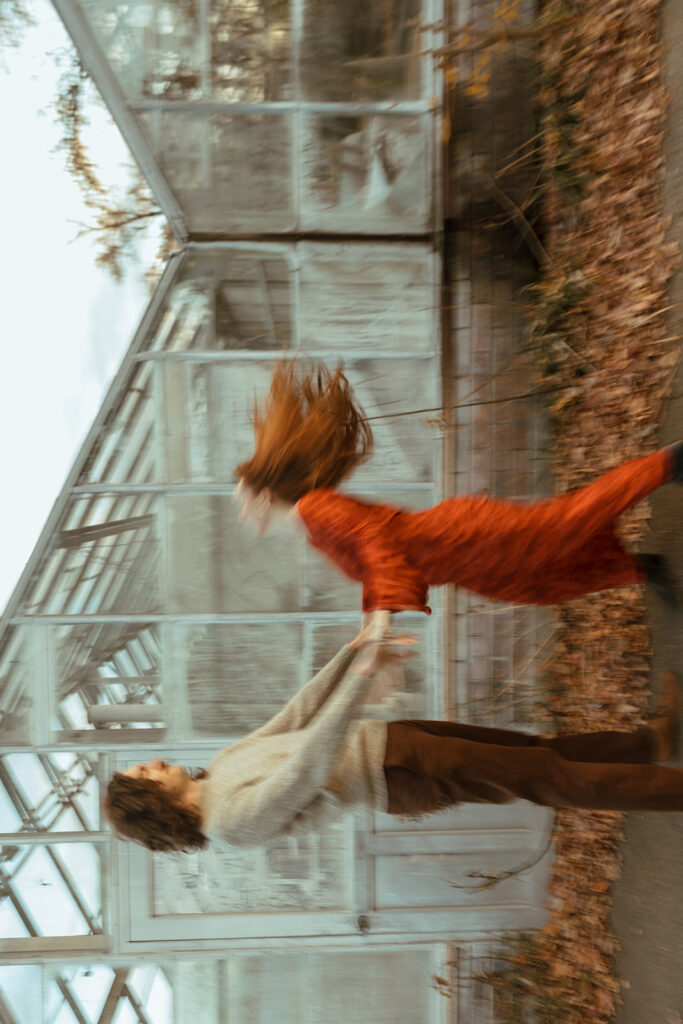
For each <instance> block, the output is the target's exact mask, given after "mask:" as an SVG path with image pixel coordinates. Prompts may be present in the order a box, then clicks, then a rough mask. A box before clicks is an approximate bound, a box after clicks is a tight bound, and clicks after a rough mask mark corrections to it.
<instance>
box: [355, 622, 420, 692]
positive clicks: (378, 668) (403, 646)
mask: <svg viewBox="0 0 683 1024" xmlns="http://www.w3.org/2000/svg"><path fill="white" fill-rule="evenodd" d="M380 615H381V616H382V617H383V618H382V620H380V622H379V623H378V622H377V616H380ZM389 622H390V618H389V613H388V612H386V613H384V612H376V613H375V614H374V616H372V617H370V619H369V621H368V622H367V623H366V624H365V625H364V626H363V628H362V629H361V631H360V633H359V634H358V636H357V637H356V638H355V639H354V640H352V641H351V642H350V644H349V646H350V647H351V648H353V649H354V650H357V651H360V654H359V655H358V658H357V660H356V664H355V665H354V669H355V671H356V672H358V674H359V675H364V676H372V677H373V678H374V679H375V683H374V684H373V686H372V688H371V693H370V694H368V696H367V698H366V703H381V702H382V700H383V699H384V698H386V697H389V696H391V695H392V694H394V693H395V692H396V691H400V690H402V689H403V684H404V673H403V671H402V663H403V662H404V661H405V660H406V659H407V658H412V657H413V656H414V655H415V654H416V653H417V651H416V650H415V648H416V647H417V645H418V644H419V638H418V637H417V636H415V635H414V634H412V633H403V634H400V635H399V634H396V633H395V632H394V631H393V630H392V629H390V627H389Z"/></svg>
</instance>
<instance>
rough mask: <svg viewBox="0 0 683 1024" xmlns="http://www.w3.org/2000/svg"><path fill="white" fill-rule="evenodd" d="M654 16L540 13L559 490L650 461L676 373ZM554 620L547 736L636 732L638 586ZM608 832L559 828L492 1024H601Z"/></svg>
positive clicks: (614, 840)
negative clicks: (546, 894) (545, 886)
mask: <svg viewBox="0 0 683 1024" xmlns="http://www.w3.org/2000/svg"><path fill="white" fill-rule="evenodd" d="M659 8H660V0H548V2H547V3H546V4H545V5H544V6H543V10H542V12H541V19H540V23H539V24H540V25H541V26H542V29H541V36H542V38H541V46H540V71H539V91H538V104H539V117H540V121H541V127H542V139H543V144H542V145H543V167H544V179H545V180H544V190H543V241H544V245H545V248H546V251H547V253H548V260H547V265H546V267H545V269H544V273H543V276H542V279H541V282H540V284H539V288H538V296H537V297H538V303H537V312H536V323H535V329H534V343H535V345H537V346H538V354H539V357H540V358H539V362H540V365H541V366H542V368H543V370H542V373H543V386H544V388H548V387H557V388H558V390H557V392H553V396H555V395H557V398H556V400H555V401H554V404H553V406H552V409H551V413H552V416H553V430H554V453H555V466H556V481H557V490H558V491H563V490H565V489H567V488H568V487H573V486H576V485H579V484H581V483H584V482H586V481H587V480H589V479H592V478H593V477H595V476H596V475H597V474H598V473H599V472H602V471H603V470H605V469H608V468H609V467H611V466H612V465H614V464H615V463H616V462H618V461H620V460H622V459H625V458H629V457H632V456H636V455H639V454H644V453H646V452H649V451H652V450H654V449H655V448H656V447H657V445H658V425H659V421H660V416H661V410H662V405H663V402H664V400H665V398H666V395H667V392H668V388H669V384H670V381H671V378H672V375H673V371H674V369H675V364H676V360H677V346H676V344H675V339H671V338H669V337H668V336H667V320H666V308H667V282H668V279H669V278H670V276H671V274H672V272H673V271H674V269H675V268H676V266H677V248H676V246H675V245H674V244H672V243H671V242H670V241H668V240H667V224H666V222H665V221H664V219H663V217H662V202H661V185H662V162H663V157H662V140H663V131H664V125H665V118H666V109H667V101H666V94H665V90H664V86H663V73H662V46H661V41H660V39H659V35H658V27H659V26H658V18H659ZM647 515H648V509H647V507H646V506H644V505H643V506H640V507H639V508H638V509H636V510H634V511H633V512H632V513H631V514H629V516H628V517H627V520H626V522H625V523H624V529H623V534H624V536H625V537H626V539H627V540H628V541H629V542H636V541H637V540H638V539H639V538H640V537H641V536H642V535H643V533H644V532H645V529H646V524H647ZM560 623H561V626H560V633H559V641H558V644H557V647H556V650H555V652H554V656H553V658H552V661H551V663H550V664H549V665H548V674H547V684H548V700H547V707H548V709H549V714H550V715H551V716H552V719H553V724H554V727H556V728H557V729H558V730H564V731H568V730H577V729H595V728H602V727H609V726H612V727H617V728H619V727H621V728H623V727H630V726H631V725H634V724H638V723H640V722H641V721H642V720H643V719H644V718H645V717H646V714H647V708H648V704H649V701H650V691H649V684H650V673H649V663H648V654H649V649H650V640H649V630H648V625H647V620H646V616H645V608H644V602H643V598H642V593H641V591H640V588H633V589H632V590H631V589H625V588H622V589H621V590H619V591H615V592H611V593H607V594H604V595H596V596H592V597H589V598H585V599H582V600H580V601H575V602H572V603H571V604H570V605H569V606H566V607H564V608H562V610H561V611H560ZM622 824H623V816H622V815H618V814H613V813H589V812H582V813H578V812H571V813H570V812H563V813H561V814H559V815H558V820H557V825H556V851H557V859H556V864H555V867H554V872H553V879H552V885H551V897H550V911H551V918H550V921H549V923H548V925H547V926H546V927H545V928H544V929H543V930H542V931H541V932H540V933H538V934H537V935H535V936H531V937H529V938H526V939H525V940H524V941H523V942H522V943H521V944H520V945H518V946H517V947H513V948H511V949H510V950H509V953H508V956H509V959H510V960H511V962H512V965H513V968H514V969H513V971H512V972H510V976H509V978H508V982H507V985H508V988H507V990H501V991H500V1002H501V1007H500V1008H501V1011H502V1012H503V1017H505V1016H507V1017H508V1019H510V1020H522V1019H525V1020H532V1021H537V1022H540V1021H546V1020H547V1021H550V1020H553V1021H556V1020H560V1019H561V1020H562V1022H563V1024H586V1022H590V1024H601V1022H607V1021H612V1020H613V1019H614V1014H615V1009H616V1006H617V1003H618V998H619V995H618V993H619V979H617V978H616V977H615V974H614V961H613V957H614V952H615V939H614V937H613V935H612V933H611V930H610V921H609V915H610V902H611V901H610V893H609V890H610V885H611V883H612V881H613V880H614V879H615V878H616V877H618V874H619V871H620V853H619V847H618V840H619V838H620V836H621V829H622ZM513 978H514V983H513V982H512V979H513ZM522 995H523V998H522V1004H524V1007H525V1008H524V1009H523V1008H522V1005H521V1004H520V997H522ZM506 1007H507V1009H506ZM522 1013H524V1014H527V1013H530V1014H531V1016H530V1017H527V1016H524V1017H522V1016H521V1014H522Z"/></svg>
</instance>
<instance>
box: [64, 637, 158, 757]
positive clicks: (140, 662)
mask: <svg viewBox="0 0 683 1024" xmlns="http://www.w3.org/2000/svg"><path fill="white" fill-rule="evenodd" d="M52 634H53V636H52V649H53V659H54V677H55V685H56V695H55V696H56V700H55V704H56V717H55V720H54V722H53V726H54V727H55V728H56V729H66V730H72V729H75V730H89V729H95V728H97V729H98V730H103V729H106V730H116V729H118V728H121V727H126V728H141V729H145V728H151V727H153V726H155V725H156V726H158V725H161V724H163V715H164V712H163V709H162V708H160V707H159V705H160V704H161V701H162V685H161V644H160V640H159V630H158V627H157V626H156V625H149V624H147V623H109V624H106V625H104V624H102V623H92V624H89V623H84V624H81V625H76V626H56V627H54V629H53V631H52ZM112 738H115V737H112Z"/></svg>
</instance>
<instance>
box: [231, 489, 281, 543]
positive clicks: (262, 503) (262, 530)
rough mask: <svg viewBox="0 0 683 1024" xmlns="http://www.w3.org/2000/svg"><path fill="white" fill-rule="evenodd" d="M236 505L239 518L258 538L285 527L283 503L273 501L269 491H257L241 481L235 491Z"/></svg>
mask: <svg viewBox="0 0 683 1024" xmlns="http://www.w3.org/2000/svg"><path fill="white" fill-rule="evenodd" d="M235 504H236V505H237V506H238V508H239V517H240V519H241V521H242V522H243V523H246V525H247V526H248V527H249V529H250V530H251V531H252V533H255V534H256V536H257V537H263V535H264V534H266V533H272V532H274V530H277V528H278V527H281V528H282V527H283V526H284V525H286V524H285V522H284V521H285V520H286V514H285V513H286V511H287V510H286V509H285V508H284V507H282V508H281V507H280V506H282V505H283V503H282V502H276V501H274V500H273V496H272V494H271V493H270V491H269V490H267V489H264V490H262V491H259V493H258V494H257V493H256V491H255V490H254V489H253V488H252V487H250V486H249V484H247V483H245V482H244V480H240V482H239V484H238V485H237V490H236V491H235Z"/></svg>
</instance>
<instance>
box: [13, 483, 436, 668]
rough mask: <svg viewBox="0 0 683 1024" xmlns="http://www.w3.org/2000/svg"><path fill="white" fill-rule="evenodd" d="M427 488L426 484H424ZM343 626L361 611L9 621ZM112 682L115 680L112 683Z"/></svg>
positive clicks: (21, 619) (22, 620)
mask: <svg viewBox="0 0 683 1024" xmlns="http://www.w3.org/2000/svg"><path fill="white" fill-rule="evenodd" d="M423 486H424V485H423ZM304 620H308V621H311V622H320V623H321V624H324V623H330V622H332V623H337V622H339V623H341V622H354V623H357V622H358V611H357V610H354V611H331V612H324V611H316V612H308V613H301V612H262V613H260V614H258V615H256V614H255V613H254V612H153V613H149V614H147V613H146V614H138V613H135V614H133V613H130V614H128V615H126V614H125V613H123V612H120V613H119V612H112V613H98V614H93V615H69V614H65V615H62V614H60V615H36V616H32V617H28V616H22V615H18V616H16V617H15V618H13V619H11V620H10V624H11V625H19V626H21V625H25V624H27V623H34V622H38V623H46V624H47V625H57V626H78V625H93V626H95V625H117V626H118V625H122V626H123V625H128V626H131V627H133V626H152V625H156V624H158V623H162V622H178V623H189V624H190V625H214V624H216V625H218V624H222V623H235V624H241V623H250V624H252V625H254V624H256V625H259V624H263V625H266V624H269V623H289V622H294V623H298V622H302V621H304ZM112 681H113V680H112Z"/></svg>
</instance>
